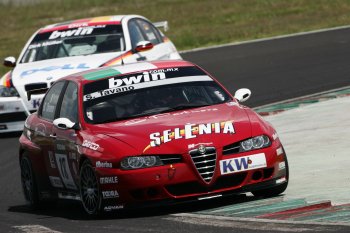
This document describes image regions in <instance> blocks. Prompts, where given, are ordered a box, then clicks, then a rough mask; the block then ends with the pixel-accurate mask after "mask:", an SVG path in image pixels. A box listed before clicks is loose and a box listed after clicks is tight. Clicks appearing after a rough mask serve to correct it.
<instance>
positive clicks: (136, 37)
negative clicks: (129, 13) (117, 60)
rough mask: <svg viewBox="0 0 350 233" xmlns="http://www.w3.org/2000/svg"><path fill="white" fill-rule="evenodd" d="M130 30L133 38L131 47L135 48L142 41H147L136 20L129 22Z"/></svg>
mask: <svg viewBox="0 0 350 233" xmlns="http://www.w3.org/2000/svg"><path fill="white" fill-rule="evenodd" d="M128 28H129V33H130V38H131V46H132V47H133V48H135V47H136V44H137V43H139V42H140V41H144V40H146V39H145V37H144V36H143V35H142V32H141V29H140V28H139V26H138V25H137V23H136V21H135V20H130V21H129V24H128Z"/></svg>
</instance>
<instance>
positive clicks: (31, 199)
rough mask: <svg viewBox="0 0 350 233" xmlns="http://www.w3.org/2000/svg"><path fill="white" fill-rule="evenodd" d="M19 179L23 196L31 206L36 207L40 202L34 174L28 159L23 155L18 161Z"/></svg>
mask: <svg viewBox="0 0 350 233" xmlns="http://www.w3.org/2000/svg"><path fill="white" fill-rule="evenodd" d="M20 167H21V181H22V189H23V194H24V198H25V199H26V201H27V203H28V205H29V206H30V207H31V208H37V207H38V206H39V204H40V199H39V195H38V188H37V183H36V180H35V174H34V171H33V168H32V163H31V162H30V159H29V158H28V157H27V156H26V155H23V156H22V158H21V161H20Z"/></svg>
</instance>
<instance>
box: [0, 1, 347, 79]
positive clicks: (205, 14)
mask: <svg viewBox="0 0 350 233" xmlns="http://www.w3.org/2000/svg"><path fill="white" fill-rule="evenodd" d="M27 1H30V0H26V1H23V2H27ZM0 2H1V0H0ZM35 2H39V1H37V0H36V1H35ZM349 12H350V0H81V1H78V0H56V1H55V0H42V1H40V2H39V3H35V4H34V3H33V4H13V3H12V4H6V5H2V4H1V3H0V15H1V18H2V20H1V21H0V59H2V58H4V57H6V56H10V55H14V56H16V57H17V56H18V55H19V53H20V51H21V49H22V47H23V46H24V44H25V42H26V41H27V40H28V38H29V37H30V36H31V35H32V33H34V32H35V31H36V30H37V29H38V28H40V27H41V26H44V25H47V24H52V23H57V22H61V21H66V20H70V19H78V18H85V17H93V16H101V15H116V14H140V15H144V16H146V17H147V18H149V19H150V20H152V21H160V20H168V21H169V24H170V30H169V31H168V32H167V33H166V34H167V36H169V37H170V39H171V40H172V41H173V42H174V43H175V45H176V46H177V48H178V49H179V50H185V49H191V48H196V47H202V46H208V45H216V44H222V43H228V42H236V41H243V40H248V39H256V38H263V37H269V36H274V35H280V34H288V33H295V32H300V31H308V30H314V29H320V28H327V27H334V26H340V25H348V24H350V14H349ZM6 70H8V69H7V68H5V67H1V68H0V74H3V73H4V72H5V71H6Z"/></svg>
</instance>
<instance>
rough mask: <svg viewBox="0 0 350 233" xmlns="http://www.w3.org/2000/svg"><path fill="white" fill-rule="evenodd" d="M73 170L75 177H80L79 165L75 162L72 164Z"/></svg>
mask: <svg viewBox="0 0 350 233" xmlns="http://www.w3.org/2000/svg"><path fill="white" fill-rule="evenodd" d="M72 168H73V172H74V175H75V176H77V175H78V169H77V165H76V164H75V162H73V163H72Z"/></svg>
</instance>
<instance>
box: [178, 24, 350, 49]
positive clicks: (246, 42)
mask: <svg viewBox="0 0 350 233" xmlns="http://www.w3.org/2000/svg"><path fill="white" fill-rule="evenodd" d="M349 28H350V25H344V26H339V27H333V28H325V29H318V30H313V31H307V32H297V33H292V34H287V35H281V36H273V37H267V38H261V39H255V40H247V41H240V42H233V43H228V44H222V45H214V46H208V47H201V48H195V49H189V50H184V51H180V53H181V54H184V53H190V52H198V51H204V50H210V49H217V48H222V47H228V46H234V45H243V44H251V43H257V42H263V41H270V40H278V39H283V38H290V37H296V36H304V35H309V34H315V33H321V32H329V31H335V30H341V29H349Z"/></svg>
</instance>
